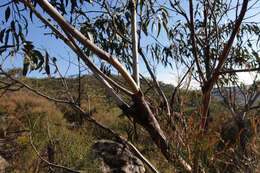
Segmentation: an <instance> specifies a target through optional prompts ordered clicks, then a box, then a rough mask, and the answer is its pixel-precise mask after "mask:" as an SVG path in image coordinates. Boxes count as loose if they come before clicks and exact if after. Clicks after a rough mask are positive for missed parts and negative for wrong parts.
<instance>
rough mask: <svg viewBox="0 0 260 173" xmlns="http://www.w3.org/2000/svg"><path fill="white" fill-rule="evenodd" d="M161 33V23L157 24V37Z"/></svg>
mask: <svg viewBox="0 0 260 173" xmlns="http://www.w3.org/2000/svg"><path fill="white" fill-rule="evenodd" d="M160 32H161V23H160V22H158V33H157V37H158V36H159V35H160Z"/></svg>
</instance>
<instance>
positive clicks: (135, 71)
mask: <svg viewBox="0 0 260 173" xmlns="http://www.w3.org/2000/svg"><path fill="white" fill-rule="evenodd" d="M256 4H257V1H248V0H244V1H242V2H240V1H225V2H224V1H217V0H214V1H209V0H202V1H196V2H193V1H192V0H189V1H188V3H187V2H186V1H177V0H174V1H156V0H148V1H144V0H139V1H135V0H128V1H117V0H116V1H107V0H85V1H84V0H78V1H77V0H70V1H69V0H57V1H55V0H51V1H47V0H10V1H6V4H2V5H1V7H2V9H5V19H4V20H3V21H2V23H3V24H4V25H3V26H4V27H3V28H1V31H0V41H1V42H2V43H3V46H1V47H0V53H1V54H3V55H5V56H7V57H10V58H11V59H13V56H14V55H15V54H18V53H22V54H23V56H24V64H23V74H24V75H26V74H27V73H28V71H29V70H30V71H32V70H43V69H44V70H45V71H46V73H47V74H50V73H51V71H50V65H49V64H50V61H52V63H53V64H55V66H58V63H56V58H50V55H49V54H48V52H44V51H41V50H39V49H37V48H36V47H35V45H34V43H33V42H31V41H29V40H27V39H26V36H27V34H30V30H29V29H28V28H29V25H32V24H33V23H31V22H30V21H33V20H35V19H34V16H36V18H37V20H40V21H41V22H42V23H43V25H44V26H45V27H44V28H43V30H44V29H47V30H46V31H47V32H49V31H51V35H54V36H55V37H56V38H57V39H61V40H63V41H64V43H65V44H66V45H67V46H68V47H69V48H70V49H71V50H72V51H73V52H74V53H75V54H76V55H77V56H78V57H79V58H80V59H81V60H82V61H83V62H84V63H85V65H86V66H87V67H88V68H89V69H90V70H91V71H92V72H93V74H94V75H95V76H96V77H97V78H98V80H99V81H100V82H101V83H102V84H103V86H104V87H105V88H106V89H107V93H108V94H109V95H110V96H111V97H113V98H114V100H115V101H116V103H117V105H118V107H119V108H121V109H122V111H123V112H124V114H125V115H127V116H128V117H130V118H132V119H133V120H134V121H135V122H137V123H138V124H140V125H141V126H142V127H143V128H144V129H146V130H147V131H148V132H149V134H150V136H151V137H152V139H153V141H154V142H155V143H156V144H157V146H158V147H159V148H160V149H161V152H162V153H163V154H164V156H165V157H166V158H167V159H168V160H174V159H176V157H174V156H175V155H174V153H171V152H170V150H169V148H170V145H169V141H168V139H167V137H166V136H165V132H164V131H163V130H162V128H161V127H160V124H159V123H158V121H157V119H156V118H155V116H154V114H153V112H152V111H151V108H150V107H149V104H148V102H147V101H146V99H145V96H144V94H143V91H142V89H141V87H140V75H139V73H140V71H139V60H141V59H140V57H141V58H142V61H143V62H144V64H145V67H146V68H147V70H148V72H149V74H150V75H151V78H152V80H153V83H154V86H155V88H156V92H157V93H158V95H159V97H161V98H162V100H163V102H164V106H165V107H164V108H165V111H164V112H163V114H164V115H163V116H164V117H165V119H166V121H168V123H174V122H172V116H173V115H172V113H173V110H174V106H175V105H170V104H169V102H168V99H167V97H166V96H165V94H164V92H163V91H162V89H161V88H160V86H159V83H158V82H157V79H156V76H155V74H154V71H153V69H152V68H151V66H150V63H151V61H157V62H158V63H159V62H160V63H162V64H163V65H164V66H165V67H166V66H170V67H172V65H173V64H174V62H175V61H178V62H181V64H182V65H183V66H187V68H188V69H189V70H188V72H192V75H193V77H194V79H195V80H197V81H198V82H199V83H200V86H201V91H202V95H203V98H202V106H201V109H200V110H201V112H200V117H201V119H200V120H201V123H200V129H201V130H202V131H203V129H204V128H205V125H206V122H207V117H208V115H209V105H210V100H211V91H212V89H213V87H214V86H215V85H216V83H218V82H220V81H221V82H225V81H228V80H229V79H230V78H236V77H237V76H236V72H237V71H238V68H246V69H242V70H243V71H259V56H258V52H257V48H258V40H259V39H258V35H259V32H260V30H259V27H258V25H257V23H253V22H251V23H245V22H244V23H243V21H244V20H245V14H246V12H247V11H248V10H250V9H252V8H253V7H254V6H255V5H256ZM29 18H30V19H29ZM252 36H254V39H255V38H256V40H252ZM147 40H148V41H147ZM44 54H45V55H44ZM90 57H93V59H99V60H100V61H101V64H102V68H101V69H100V68H98V65H96V64H94V61H93V59H91V58H90ZM149 57H150V58H149ZM194 64H195V65H194ZM108 67H109V68H112V69H113V71H116V72H118V73H119V74H120V75H121V76H122V78H123V79H124V80H125V82H126V84H127V86H128V87H127V88H124V87H122V86H120V85H119V84H118V83H116V82H115V81H113V80H112V79H111V78H110V77H109V76H107V75H106V73H104V69H108ZM102 69H103V70H102ZM115 88H117V89H119V90H120V91H122V93H123V94H124V95H126V96H128V97H129V98H131V100H132V105H131V106H129V105H128V103H126V101H125V100H124V99H122V95H120V94H118V93H117V92H115ZM66 103H73V100H70V101H66ZM74 106H76V107H77V105H76V104H74ZM79 109H81V108H79ZM177 160H179V161H180V162H181V163H182V164H183V165H184V166H186V167H187V169H188V170H191V168H190V167H191V166H190V165H189V164H187V163H186V162H185V161H184V160H183V159H182V158H181V157H179V158H177Z"/></svg>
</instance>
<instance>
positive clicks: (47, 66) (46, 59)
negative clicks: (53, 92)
mask: <svg viewBox="0 0 260 173" xmlns="http://www.w3.org/2000/svg"><path fill="white" fill-rule="evenodd" d="M45 53H46V54H45V71H46V73H47V74H48V75H50V65H49V54H48V52H47V51H46V52H45Z"/></svg>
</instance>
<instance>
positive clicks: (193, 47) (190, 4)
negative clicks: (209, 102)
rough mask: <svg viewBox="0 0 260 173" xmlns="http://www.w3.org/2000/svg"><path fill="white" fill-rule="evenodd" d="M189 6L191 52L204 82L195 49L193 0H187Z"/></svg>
mask: <svg viewBox="0 0 260 173" xmlns="http://www.w3.org/2000/svg"><path fill="white" fill-rule="evenodd" d="M189 8H190V31H191V40H192V53H193V56H194V59H195V62H196V66H197V70H198V72H199V74H200V77H201V79H202V81H203V83H205V82H206V80H205V77H204V74H203V72H202V70H201V67H200V62H199V57H198V51H197V45H196V40H195V29H194V22H193V0H189Z"/></svg>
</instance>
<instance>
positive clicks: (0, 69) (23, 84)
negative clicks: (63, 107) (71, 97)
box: [0, 67, 71, 104]
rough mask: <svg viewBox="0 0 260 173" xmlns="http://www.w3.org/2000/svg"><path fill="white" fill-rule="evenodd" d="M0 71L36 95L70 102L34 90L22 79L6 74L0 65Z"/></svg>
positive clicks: (61, 101)
mask: <svg viewBox="0 0 260 173" xmlns="http://www.w3.org/2000/svg"><path fill="white" fill-rule="evenodd" d="M0 71H1V72H2V73H3V74H4V75H5V76H6V77H8V78H9V79H11V80H12V81H15V82H16V83H19V84H21V85H22V86H24V87H25V88H27V89H28V90H30V91H32V92H34V93H35V94H38V95H40V96H42V97H44V98H46V99H48V100H52V101H54V102H57V103H66V104H71V102H69V101H67V100H59V99H56V98H53V97H50V96H48V95H45V94H43V93H41V92H40V91H38V90H36V89H34V88H32V87H30V86H29V85H27V84H26V83H24V82H22V81H20V80H18V79H15V78H13V77H12V76H10V75H9V74H7V73H6V72H5V71H4V70H3V69H2V67H0Z"/></svg>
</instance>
